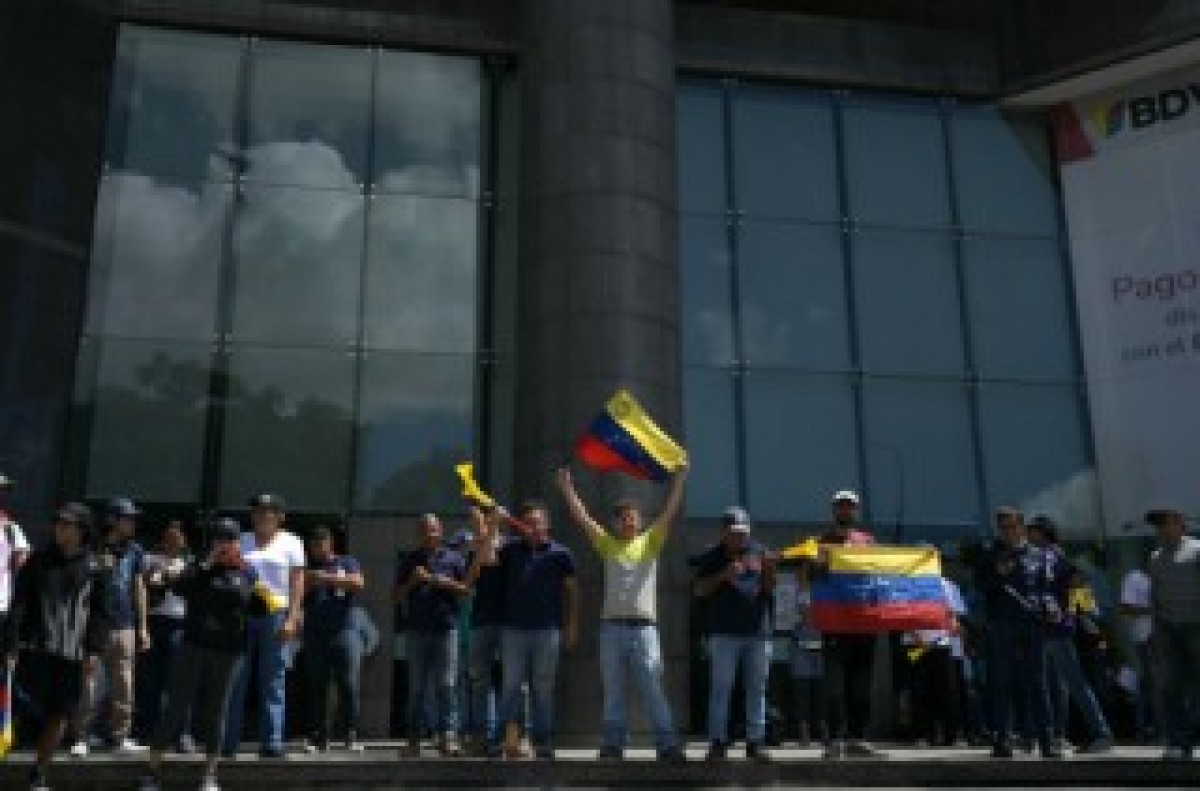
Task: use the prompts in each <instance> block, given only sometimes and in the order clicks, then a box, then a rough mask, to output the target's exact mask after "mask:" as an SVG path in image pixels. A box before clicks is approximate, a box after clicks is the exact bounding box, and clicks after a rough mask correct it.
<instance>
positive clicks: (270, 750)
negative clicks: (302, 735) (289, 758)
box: [258, 747, 284, 758]
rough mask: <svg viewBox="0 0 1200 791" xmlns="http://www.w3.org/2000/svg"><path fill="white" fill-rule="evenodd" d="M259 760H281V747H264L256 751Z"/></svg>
mask: <svg viewBox="0 0 1200 791" xmlns="http://www.w3.org/2000/svg"><path fill="white" fill-rule="evenodd" d="M258 757H259V758H283V757H284V753H283V748H282V747H264V748H262V749H261V750H259V751H258Z"/></svg>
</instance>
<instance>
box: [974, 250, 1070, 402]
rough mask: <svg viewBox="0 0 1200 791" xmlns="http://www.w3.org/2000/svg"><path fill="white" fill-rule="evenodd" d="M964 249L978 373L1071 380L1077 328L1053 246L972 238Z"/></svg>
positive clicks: (1063, 268) (1058, 252) (1057, 252)
mask: <svg viewBox="0 0 1200 791" xmlns="http://www.w3.org/2000/svg"><path fill="white" fill-rule="evenodd" d="M963 250H964V255H965V259H966V268H965V270H964V271H965V273H966V274H965V278H966V287H967V305H968V316H969V317H970V322H971V334H972V340H973V343H974V346H975V360H976V365H977V367H978V369H979V372H980V373H981V374H982V375H983V376H986V377H1003V378H1022V379H1041V380H1054V381H1069V380H1071V379H1074V378H1076V377H1077V376H1078V371H1077V363H1076V358H1075V348H1074V347H1075V342H1074V338H1075V329H1074V326H1073V324H1072V322H1071V317H1070V311H1071V304H1070V299H1069V296H1068V294H1067V283H1066V278H1067V271H1066V266H1065V264H1064V262H1063V256H1062V251H1061V249H1060V247H1059V244H1058V242H1056V241H1055V240H1052V239H1046V240H1043V239H985V238H978V237H976V238H972V239H968V240H967V241H966V243H965V244H964V247H963ZM1018 305H1019V306H1020V309H1019V310H1015V309H1014V306H1018Z"/></svg>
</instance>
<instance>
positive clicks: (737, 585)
mask: <svg viewBox="0 0 1200 791" xmlns="http://www.w3.org/2000/svg"><path fill="white" fill-rule="evenodd" d="M766 551H767V549H766V547H764V546H763V545H762V544H759V543H758V542H756V541H750V542H747V544H746V547H745V550H744V551H743V552H742V560H743V561H748V562H749V565H750V566H751V568H748V569H746V570H744V571H743V572H742V573H741V574H739V575H738V576H737V577H735V578H734V579H733V581H732V582H731V583H730V584H728V585H725V584H722V585H721V586H719V587H718V588H717V589H716V590H715V591H713V592H712V594H710V595H709V596H708V598H707V599H706V600H705V605H706V606H705V627H706V632H707V633H708V634H730V635H738V636H742V637H747V636H758V635H762V636H766V635H769V634H770V633H771V619H770V606H771V597H770V595H769V594H768V593H767V592H766V591H765V590H763V578H762V566H761V560H762V557H763V555H764V554H766ZM733 561H734V558H733V557H732V556H730V555H729V554H727V553H726V551H725V545H724V544H720V543H718V544H716V545H715V546H713V547H711V548H709V549H708V550H706V551H705V552H704V553H703V554H701V555H700V556H699V557H698V558H696V561H695V563H696V573H697V574H698V575H699V576H701V577H709V576H712V575H713V574H720V573H721V572H723V571H724V570H725V568H726V567H727V566H729V564H730V563H732V562H733ZM756 561H757V562H756Z"/></svg>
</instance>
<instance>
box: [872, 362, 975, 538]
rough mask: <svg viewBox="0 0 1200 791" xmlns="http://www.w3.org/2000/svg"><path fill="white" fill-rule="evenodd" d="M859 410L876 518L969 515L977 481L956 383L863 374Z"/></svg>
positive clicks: (944, 519) (905, 520) (937, 519)
mask: <svg viewBox="0 0 1200 791" xmlns="http://www.w3.org/2000/svg"><path fill="white" fill-rule="evenodd" d="M863 413H864V414H863V447H864V452H865V453H866V456H867V470H868V475H869V480H870V487H871V488H870V491H869V492H867V494H868V496H869V497H870V498H871V502H870V504H869V507H870V512H871V514H872V516H873V518H874V519H875V520H877V521H880V522H884V523H893V522H894V523H896V524H901V525H904V524H920V523H922V522H932V523H951V522H959V523H963V524H973V523H975V521H976V520H977V519H978V516H979V489H978V481H977V478H976V473H975V454H974V450H973V444H972V440H971V420H970V412H969V409H968V403H967V391H966V389H965V388H964V387H963V385H961V384H926V383H919V382H903V381H879V380H872V381H868V382H867V383H866V384H864V385H863Z"/></svg>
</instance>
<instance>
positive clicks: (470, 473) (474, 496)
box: [454, 461, 496, 506]
mask: <svg viewBox="0 0 1200 791" xmlns="http://www.w3.org/2000/svg"><path fill="white" fill-rule="evenodd" d="M454 471H455V472H456V473H458V477H459V479H460V480H461V481H462V496H463V497H465V498H467V499H468V500H470V501H472V502H474V503H476V504H478V505H484V506H493V505H495V504H496V501H495V500H494V499H492V496H491V495H490V494H488V493H487V492H485V491H484V490H483V489H481V488H479V484H478V483H476V482H475V465H474V464H472V463H471V462H469V461H464V462H463V463H462V464H458V465H456V466H455V467H454Z"/></svg>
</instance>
